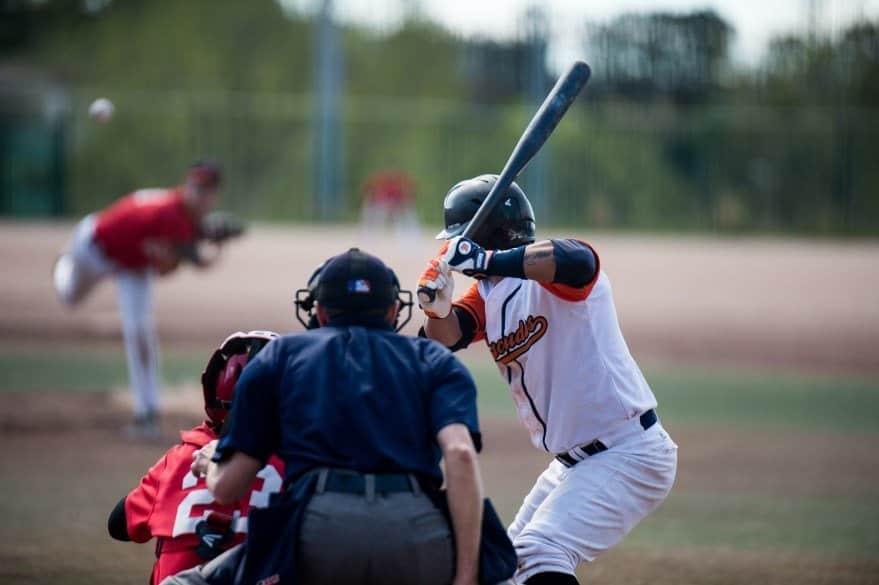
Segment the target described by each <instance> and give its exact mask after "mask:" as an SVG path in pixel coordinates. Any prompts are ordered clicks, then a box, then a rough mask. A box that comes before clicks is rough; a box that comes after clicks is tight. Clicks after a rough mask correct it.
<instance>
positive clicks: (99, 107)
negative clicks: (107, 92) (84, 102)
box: [89, 98, 116, 123]
mask: <svg viewBox="0 0 879 585" xmlns="http://www.w3.org/2000/svg"><path fill="white" fill-rule="evenodd" d="M115 109H116V108H115V106H113V102H111V101H110V100H108V99H107V98H98V99H96V100H95V101H93V102H92V105H90V106H89V117H90V118H91V119H92V120H97V121H98V122H102V123H103V122H106V121H108V120H109V119H110V118H112V117H113V112H114V111H115Z"/></svg>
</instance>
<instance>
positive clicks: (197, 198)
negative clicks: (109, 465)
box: [53, 161, 220, 437]
mask: <svg viewBox="0 0 879 585" xmlns="http://www.w3.org/2000/svg"><path fill="white" fill-rule="evenodd" d="M219 186H220V167H219V166H218V165H217V164H216V163H214V162H211V161H200V162H197V163H195V164H194V165H192V166H191V167H190V168H189V171H188V172H187V174H186V178H185V180H184V182H183V184H182V185H180V186H178V187H174V188H171V189H143V190H139V191H135V192H134V193H131V194H129V195H126V196H125V197H123V198H121V199H119V200H118V201H116V202H115V203H114V204H112V205H111V206H110V207H108V208H106V209H104V210H102V211H99V212H96V213H92V214H90V215H87V216H86V217H85V218H84V219H83V220H82V221H80V222H79V224H78V225H77V226H76V229H75V231H74V233H73V237H72V239H71V240H70V242H69V243H68V247H67V249H66V250H65V251H64V252H63V253H62V254H61V255H60V256H59V258H58V260H57V261H56V263H55V267H54V270H53V279H54V284H55V290H56V292H57V293H58V297H59V298H60V299H61V302H63V303H64V304H65V305H67V306H68V307H74V306H76V305H77V304H79V303H80V302H81V301H82V300H83V299H84V298H86V297H87V296H88V295H89V293H90V292H91V291H92V290H93V288H94V287H95V285H96V284H97V283H99V282H100V281H101V280H103V279H104V278H105V277H107V276H112V277H113V279H114V280H115V281H116V297H117V301H118V303H119V314H120V317H121V320H122V334H123V337H124V339H125V350H126V353H127V357H128V374H129V381H130V385H131V391H132V393H133V398H134V416H135V423H134V425H133V426H132V427H130V428H129V431H130V432H129V434H131V435H132V436H134V437H155V436H157V435H158V433H159V427H158V420H157V419H158V412H159V347H158V336H157V333H156V323H155V319H154V316H153V298H152V283H153V278H154V276H156V275H159V276H164V275H167V274H170V273H172V272H173V271H174V270H176V269H177V267H178V266H179V265H180V262H181V261H182V260H188V261H190V262H191V263H193V264H194V265H195V266H197V267H200V268H204V267H207V266H209V265H210V264H211V263H212V262H213V261H214V260H215V259H216V257H217V255H216V254H213V255H212V256H211V257H205V256H204V255H203V254H202V252H201V251H200V248H199V246H198V239H199V238H200V237H201V235H202V234H201V232H202V229H203V225H202V222H203V220H204V218H205V217H206V216H207V214H208V213H209V212H210V211H211V210H212V209H213V208H214V206H215V205H216V203H217V199H218V189H219ZM217 250H218V248H217ZM215 251H216V250H215Z"/></svg>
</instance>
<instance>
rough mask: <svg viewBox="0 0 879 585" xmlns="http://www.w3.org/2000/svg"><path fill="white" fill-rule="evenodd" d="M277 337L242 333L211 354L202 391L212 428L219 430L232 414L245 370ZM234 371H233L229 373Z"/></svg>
mask: <svg viewBox="0 0 879 585" xmlns="http://www.w3.org/2000/svg"><path fill="white" fill-rule="evenodd" d="M277 337H278V334H277V333H274V332H272V331H250V332H249V333H243V332H241V331H239V332H237V333H233V334H232V335H230V336H229V337H227V338H226V339H225V340H224V341H223V343H222V345H221V346H220V347H219V348H218V349H216V350H215V351H214V353H213V354H211V357H210V359H209V360H208V363H207V365H206V366H205V369H204V372H202V375H201V387H202V393H203V395H204V409H205V414H206V415H207V417H208V422H209V424H210V425H211V426H212V427H214V428H215V429H219V428H220V427H221V425H222V424H223V421H224V420H225V418H226V415H227V414H228V413H229V408H230V406H231V401H232V395H233V392H234V387H235V384H236V383H237V381H238V378H239V377H240V376H241V372H242V371H243V370H244V366H245V365H247V363H248V362H249V361H250V360H251V359H253V358H254V356H256V354H257V353H259V351H260V350H262V348H264V347H265V346H266V345H267V344H268V343H269V342H270V341H272V340H273V339H275V338H277ZM230 367H231V368H233V369H232V370H231V371H227V370H228V369H229V368H230ZM221 394H223V396H221Z"/></svg>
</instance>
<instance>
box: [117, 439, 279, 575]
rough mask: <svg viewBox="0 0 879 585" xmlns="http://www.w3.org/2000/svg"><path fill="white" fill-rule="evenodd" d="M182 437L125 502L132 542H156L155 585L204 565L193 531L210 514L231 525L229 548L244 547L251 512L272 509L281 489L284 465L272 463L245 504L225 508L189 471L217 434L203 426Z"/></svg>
mask: <svg viewBox="0 0 879 585" xmlns="http://www.w3.org/2000/svg"><path fill="white" fill-rule="evenodd" d="M180 435H181V437H182V439H183V442H182V443H181V444H179V445H175V446H174V447H172V448H171V449H170V450H169V451H168V452H167V453H165V455H164V456H163V457H162V458H161V459H159V461H158V462H157V463H156V464H155V465H153V467H152V468H151V469H150V470H149V471H148V472H147V474H146V475H145V476H144V477H143V478H142V479H141V481H140V485H139V486H138V487H137V488H136V489H134V490H133V491H132V492H131V493H130V494H128V496H127V497H126V498H125V518H126V521H127V525H128V536H129V537H130V538H131V540H133V541H134V542H147V541H148V540H150V539H151V538H157V539H158V541H157V543H156V564H155V566H154V567H153V573H152V577H151V580H150V582H151V583H153V584H158V583H160V582H161V581H162V579H164V578H165V577H168V576H170V575H174V574H176V573H179V572H180V571H183V570H184V569H189V568H192V567H195V566H196V565H200V564H202V563H204V562H206V561H205V559H203V558H201V557H199V556H198V555H197V554H196V552H195V549H196V548H197V547H198V544H199V537H198V535H197V534H196V533H195V530H196V526H197V525H198V523H199V522H201V521H203V520H206V519H207V518H208V516H209V515H211V514H219V515H224V516H225V517H228V518H229V519H230V526H231V530H232V531H233V532H234V538H233V539H232V540H231V541H230V542H229V543H228V544H227V548H230V547H232V546H234V545H236V544H239V543H241V542H243V541H244V539H245V535H246V534H247V512H248V510H249V509H250V507H251V506H253V507H257V508H261V507H264V506H266V505H268V501H269V496H270V495H271V494H272V493H275V492H278V491H280V489H281V485H282V483H283V477H284V464H283V462H282V461H281V460H280V459H278V458H276V457H272V458H271V459H270V460H269V463H268V465H266V466H265V467H264V468H263V469H262V470H261V471H260V472H259V474H257V479H256V480H255V481H254V484H253V486H252V487H251V491H250V493H249V494H248V495H247V496H246V497H245V498H242V499H241V500H239V501H238V502H236V503H234V504H229V505H225V506H221V505H220V504H217V503H216V502H215V501H214V498H213V496H212V495H211V492H210V491H208V488H207V485H206V483H205V479H204V478H203V477H202V478H196V477H195V476H194V475H192V472H191V471H190V469H189V467H190V465H191V464H192V459H193V454H194V453H195V452H196V451H198V450H199V449H201V448H202V447H203V446H204V445H206V444H207V443H209V442H211V441H213V440H214V439H216V438H217V435H216V433H215V432H214V431H213V430H212V429H211V428H210V427H208V426H207V425H206V424H202V425H201V426H198V427H196V428H194V429H192V430H190V431H183V432H181V433H180Z"/></svg>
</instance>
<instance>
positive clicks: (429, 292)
mask: <svg viewBox="0 0 879 585" xmlns="http://www.w3.org/2000/svg"><path fill="white" fill-rule="evenodd" d="M435 300H436V291H435V290H434V289H432V288H427V287H426V286H419V287H418V301H419V302H420V303H421V304H422V305H424V304H425V303H432V302H433V301H435Z"/></svg>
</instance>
